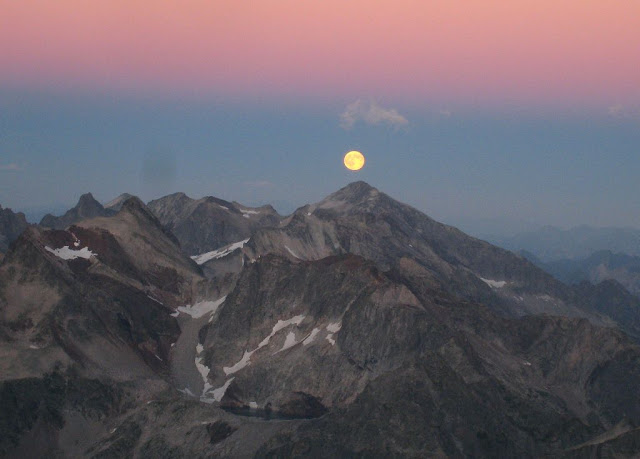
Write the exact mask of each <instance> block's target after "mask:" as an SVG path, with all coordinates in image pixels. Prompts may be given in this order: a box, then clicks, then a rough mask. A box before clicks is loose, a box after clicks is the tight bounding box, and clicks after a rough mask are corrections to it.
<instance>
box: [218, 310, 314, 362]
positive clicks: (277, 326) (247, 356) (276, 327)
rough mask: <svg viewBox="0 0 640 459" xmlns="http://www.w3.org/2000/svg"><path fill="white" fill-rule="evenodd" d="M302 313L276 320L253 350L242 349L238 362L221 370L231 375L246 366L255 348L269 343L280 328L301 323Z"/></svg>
mask: <svg viewBox="0 0 640 459" xmlns="http://www.w3.org/2000/svg"><path fill="white" fill-rule="evenodd" d="M304 317H305V316H303V315H299V316H295V317H292V318H291V319H287V320H278V322H277V323H276V324H275V325H274V326H273V329H272V330H271V333H269V336H267V337H266V338H265V339H263V340H262V341H260V344H258V347H257V348H255V349H254V350H253V351H247V350H245V351H244V354H243V355H242V358H241V359H240V361H239V362H237V363H235V364H234V365H233V366H230V367H223V368H222V371H224V373H225V374H226V375H231V374H233V373H236V372H238V371H240V370H242V369H243V368H244V367H246V366H247V365H249V364H250V363H251V360H250V359H251V355H252V354H253V353H254V352H256V351H257V350H259V349H261V348H263V347H265V346H266V345H267V344H269V341H270V340H271V338H273V336H274V335H275V334H276V333H278V332H279V331H280V330H282V329H283V328H286V327H288V326H290V325H300V324H301V323H302V321H303V320H304ZM294 339H295V335H294Z"/></svg>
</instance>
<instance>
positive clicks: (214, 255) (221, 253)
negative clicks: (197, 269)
mask: <svg viewBox="0 0 640 459" xmlns="http://www.w3.org/2000/svg"><path fill="white" fill-rule="evenodd" d="M247 242H249V239H244V240H242V241H238V242H234V243H233V244H229V245H227V246H225V247H222V248H220V249H218V250H213V251H211V252H207V253H202V254H200V255H193V256H192V257H191V259H192V260H193V261H195V262H196V263H197V264H199V265H203V264H205V263H206V262H207V261H209V260H214V259H218V258H222V257H226V256H227V255H229V254H230V253H231V252H233V251H234V250H237V249H241V248H242V247H243V246H244V245H245V244H246V243H247Z"/></svg>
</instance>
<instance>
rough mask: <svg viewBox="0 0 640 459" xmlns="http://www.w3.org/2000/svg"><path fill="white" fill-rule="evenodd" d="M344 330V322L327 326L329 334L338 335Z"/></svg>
mask: <svg viewBox="0 0 640 459" xmlns="http://www.w3.org/2000/svg"><path fill="white" fill-rule="evenodd" d="M341 328H342V322H335V323H332V324H329V325H327V331H328V332H329V333H338V332H339V331H340V329H341Z"/></svg>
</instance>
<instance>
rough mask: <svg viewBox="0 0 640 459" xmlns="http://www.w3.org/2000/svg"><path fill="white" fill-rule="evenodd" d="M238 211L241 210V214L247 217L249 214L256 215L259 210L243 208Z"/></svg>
mask: <svg viewBox="0 0 640 459" xmlns="http://www.w3.org/2000/svg"><path fill="white" fill-rule="evenodd" d="M240 212H242V214H243V215H246V216H247V218H249V217H248V216H249V215H258V214H259V213H260V212H258V211H257V210H245V209H240Z"/></svg>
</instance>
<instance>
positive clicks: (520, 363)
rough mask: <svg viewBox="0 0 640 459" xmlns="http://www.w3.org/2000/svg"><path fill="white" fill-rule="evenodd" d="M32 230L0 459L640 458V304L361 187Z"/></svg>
mask: <svg viewBox="0 0 640 459" xmlns="http://www.w3.org/2000/svg"><path fill="white" fill-rule="evenodd" d="M0 215H4V214H0ZM24 227H25V228H26V229H24V228H23V229H24V232H22V235H21V236H20V237H18V238H17V239H16V240H15V241H13V242H11V245H10V246H9V248H8V251H7V253H6V255H5V257H4V260H3V261H2V262H1V264H0V356H1V359H0V379H1V381H0V456H3V457H96V458H122V457H140V458H182V457H185V458H187V457H188V458H192V457H453V458H458V457H459V458H463V457H479V458H482V457H519V458H527V457H532V458H533V457H567V458H582V457H588V458H590V457H629V458H630V457H638V455H640V397H639V396H638V394H639V393H640V346H639V343H640V302H639V301H638V299H637V297H635V296H634V295H632V294H630V293H629V292H628V291H627V290H626V289H625V288H624V287H623V285H621V284H619V283H617V282H615V281H605V282H603V283H601V284H598V285H593V284H590V283H587V282H584V283H582V284H577V285H569V284H565V283H563V282H561V281H560V280H557V279H556V278H554V277H552V276H551V275H550V274H548V273H547V272H545V271H544V270H542V269H541V268H539V267H537V266H536V265H534V264H533V263H531V262H530V261H529V260H527V259H526V258H525V257H523V256H520V255H517V254H514V253H512V252H509V251H507V250H504V249H501V248H498V247H496V246H493V245H491V244H489V243H487V242H484V241H481V240H479V239H475V238H473V237H470V236H468V235H466V234H464V233H463V232H461V231H459V230H458V229H456V228H454V227H451V226H447V225H445V224H442V223H439V222H437V221H435V220H433V219H431V218H430V217H428V216H427V215H425V214H423V213H421V212H419V211H418V210H416V209H414V208H412V207H410V206H408V205H405V204H402V203H400V202H398V201H396V200H394V199H393V198H391V197H389V196H388V195H386V194H384V193H383V192H381V191H379V190H377V189H375V188H373V187H371V186H370V185H368V184H366V183H364V182H355V183H351V184H349V185H347V186H346V187H344V188H342V189H340V190H338V191H336V192H335V193H333V194H331V195H329V196H327V197H326V198H324V199H322V200H321V201H319V202H317V203H315V204H310V205H306V206H304V207H301V208H299V209H298V210H296V211H295V212H294V213H293V214H291V215H289V216H286V217H283V216H280V215H278V213H277V212H276V211H275V210H274V209H273V208H272V207H271V206H264V207H257V208H252V207H247V206H243V205H241V204H239V203H236V202H227V201H224V200H221V199H218V198H215V197H205V198H202V199H192V198H189V197H188V196H186V195H185V194H184V193H176V194H173V195H169V196H166V197H163V198H160V199H157V200H154V201H151V202H150V203H148V204H146V205H145V204H144V203H143V202H142V201H141V200H140V199H138V198H137V197H135V196H131V195H122V196H121V197H119V198H116V199H115V200H114V201H112V202H111V203H109V204H108V205H107V206H106V207H103V206H102V205H101V204H99V203H98V202H97V201H95V200H94V199H93V197H92V196H91V195H90V194H88V195H83V197H82V198H81V199H80V202H79V203H78V205H77V206H76V207H75V208H74V209H72V210H70V211H69V212H67V214H65V215H64V216H63V217H52V216H48V217H45V218H44V219H43V221H42V222H41V225H38V226H30V227H26V224H25V225H24ZM11 234H13V233H11Z"/></svg>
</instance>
